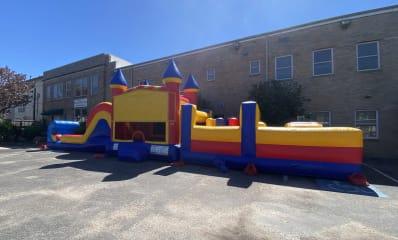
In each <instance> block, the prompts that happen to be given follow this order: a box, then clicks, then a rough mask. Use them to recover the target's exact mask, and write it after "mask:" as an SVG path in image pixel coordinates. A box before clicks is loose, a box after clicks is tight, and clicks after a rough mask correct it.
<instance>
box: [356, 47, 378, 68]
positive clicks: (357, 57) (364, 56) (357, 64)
mask: <svg viewBox="0 0 398 240" xmlns="http://www.w3.org/2000/svg"><path fill="white" fill-rule="evenodd" d="M369 43H376V46H377V68H372V69H364V70H360V69H359V58H366V57H374V56H376V55H368V56H364V57H359V52H358V47H359V45H363V44H369ZM356 53H357V59H356V60H357V72H367V71H376V70H380V69H381V64H380V42H379V41H369V42H360V43H357V44H356Z"/></svg>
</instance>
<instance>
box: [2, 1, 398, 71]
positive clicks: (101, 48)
mask: <svg viewBox="0 0 398 240" xmlns="http://www.w3.org/2000/svg"><path fill="white" fill-rule="evenodd" d="M394 4H398V0H396V1H393V0H377V1H376V0H334V1H330V0H324V1H322V0H307V1H304V0H303V1H298V0H296V1H295V0H290V1H288V0H263V1H259V0H241V1H237V0H212V1H210V0H197V1H194V0H192V1H189V0H181V1H177V0H155V1H150V0H130V1H127V0H112V1H110V0H109V1H105V0H103V1H102V0H93V1H89V0H87V1H84V0H80V1H79V0H64V1H53V0H51V1H50V0H48V1H41V0H36V1H22V0H5V1H2V3H1V8H2V10H1V14H0V23H1V30H0V31H1V35H0V36H1V37H0V66H5V65H7V66H9V67H10V68H12V69H14V70H15V71H17V72H21V73H25V74H27V75H28V76H32V77H35V76H39V75H41V74H42V72H43V71H45V70H48V69H51V68H54V67H58V66H61V65H64V64H67V63H70V62H73V61H76V60H79V59H82V58H85V57H89V56H92V55H96V54H99V53H112V54H115V55H116V56H119V57H122V58H124V59H126V60H129V61H130V62H132V63H138V62H142V61H146V60H151V59H155V58H159V57H163V56H167V55H171V54H175V53H179V52H183V51H188V50H192V49H195V48H200V47H204V46H207V45H211V44H216V43H221V42H224V41H229V40H233V39H236V38H241V37H245V36H249V35H253V34H258V33H263V32H268V31H272V30H276V29H280V28H285V27H289V26H294V25H297V24H302V23H307V22H310V21H314V20H320V19H324V18H329V17H334V16H338V15H343V14H348V13H353V12H358V11H364V10H368V9H373V8H379V7H385V6H390V5H394Z"/></svg>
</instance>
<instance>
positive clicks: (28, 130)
mask: <svg viewBox="0 0 398 240" xmlns="http://www.w3.org/2000/svg"><path fill="white" fill-rule="evenodd" d="M45 129H46V127H45V126H44V125H43V124H40V123H39V124H32V125H31V126H27V127H24V128H23V130H22V137H23V138H25V140H28V141H32V140H33V139H34V138H35V137H43V136H45V132H46V130H45Z"/></svg>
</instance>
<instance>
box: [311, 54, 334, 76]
mask: <svg viewBox="0 0 398 240" xmlns="http://www.w3.org/2000/svg"><path fill="white" fill-rule="evenodd" d="M325 50H331V56H332V58H331V60H330V61H331V62H332V72H331V73H324V74H315V53H316V52H320V51H325ZM330 61H324V62H317V64H319V63H327V62H330ZM332 74H334V51H333V48H323V49H318V50H314V51H312V76H313V77H319V76H327V75H332Z"/></svg>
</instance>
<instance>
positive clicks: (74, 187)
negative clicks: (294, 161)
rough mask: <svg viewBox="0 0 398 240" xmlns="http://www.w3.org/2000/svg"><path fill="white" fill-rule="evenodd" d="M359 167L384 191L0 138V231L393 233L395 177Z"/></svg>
mask: <svg viewBox="0 0 398 240" xmlns="http://www.w3.org/2000/svg"><path fill="white" fill-rule="evenodd" d="M366 173H367V174H369V175H371V176H370V180H371V183H373V184H372V187H374V189H375V190H377V192H378V193H379V195H380V196H383V197H375V196H371V195H361V194H359V193H360V191H359V192H356V190H355V188H353V189H354V190H353V189H350V188H349V189H348V190H347V192H339V191H338V189H337V190H336V191H333V188H332V189H329V190H328V189H325V188H322V187H320V185H319V182H318V181H317V180H315V179H310V178H301V177H292V176H289V177H283V176H280V175H269V174H262V175H258V176H255V177H249V176H245V175H244V174H243V173H241V172H238V171H229V172H228V173H220V172H219V171H218V170H217V169H214V168H208V167H201V166H192V165H187V166H183V167H180V168H176V167H171V166H168V165H167V164H165V163H162V162H157V161H146V162H141V163H129V162H120V161H118V160H117V159H116V158H113V157H107V158H103V159H96V158H94V157H93V155H92V154H89V153H66V152H52V151H37V150H36V149H33V148H12V149H9V148H4V147H2V148H0V239H398V200H397V199H398V187H397V186H396V185H397V184H395V183H394V182H393V181H391V180H389V179H385V177H384V176H382V175H381V174H379V173H376V172H374V171H371V170H369V169H367V170H366ZM372 181H373V182H372ZM332 183H333V182H332Z"/></svg>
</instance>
